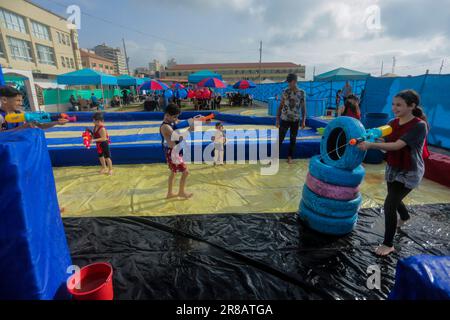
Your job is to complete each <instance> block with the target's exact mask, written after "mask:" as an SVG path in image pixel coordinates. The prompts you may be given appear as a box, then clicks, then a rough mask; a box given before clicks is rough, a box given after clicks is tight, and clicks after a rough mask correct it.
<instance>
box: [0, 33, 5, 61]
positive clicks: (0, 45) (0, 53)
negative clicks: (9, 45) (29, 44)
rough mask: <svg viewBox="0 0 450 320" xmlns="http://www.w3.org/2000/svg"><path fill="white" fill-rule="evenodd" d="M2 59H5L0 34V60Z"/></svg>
mask: <svg viewBox="0 0 450 320" xmlns="http://www.w3.org/2000/svg"><path fill="white" fill-rule="evenodd" d="M4 57H5V47H4V46H3V38H2V35H1V34H0V58H4Z"/></svg>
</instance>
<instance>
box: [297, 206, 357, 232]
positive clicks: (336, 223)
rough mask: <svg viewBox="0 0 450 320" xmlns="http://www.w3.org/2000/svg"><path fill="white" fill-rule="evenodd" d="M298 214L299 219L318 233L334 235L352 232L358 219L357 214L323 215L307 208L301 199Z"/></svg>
mask: <svg viewBox="0 0 450 320" xmlns="http://www.w3.org/2000/svg"><path fill="white" fill-rule="evenodd" d="M298 214H299V217H300V220H302V221H303V222H304V223H305V224H306V225H307V226H308V227H309V228H311V229H313V230H315V231H317V232H320V233H324V234H330V235H334V236H343V235H346V234H348V233H350V232H352V231H353V228H354V227H355V225H356V223H357V221H358V214H355V215H353V216H352V217H350V218H345V219H336V218H330V217H323V216H321V215H320V214H317V213H315V212H314V211H312V210H311V209H310V208H308V207H307V206H306V205H305V204H304V203H303V201H302V202H301V204H300V211H299V213H298Z"/></svg>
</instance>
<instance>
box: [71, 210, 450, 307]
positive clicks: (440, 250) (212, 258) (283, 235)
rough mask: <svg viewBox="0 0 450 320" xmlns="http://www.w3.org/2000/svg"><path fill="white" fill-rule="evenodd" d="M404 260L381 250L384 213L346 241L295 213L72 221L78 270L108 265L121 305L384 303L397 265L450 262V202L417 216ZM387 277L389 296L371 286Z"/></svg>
mask: <svg viewBox="0 0 450 320" xmlns="http://www.w3.org/2000/svg"><path fill="white" fill-rule="evenodd" d="M411 211H412V217H413V219H412V220H411V222H410V223H409V224H408V225H407V226H406V227H405V228H404V231H402V232H400V233H399V234H397V236H396V247H397V252H396V253H394V254H392V255H391V256H389V257H387V258H379V257H376V256H375V255H374V254H373V248H374V247H375V246H376V245H377V244H378V243H381V242H382V235H383V232H384V223H383V221H384V216H383V214H382V213H381V211H380V209H363V210H361V211H360V213H359V222H358V225H357V228H356V229H355V230H354V232H353V233H351V234H350V235H348V236H346V237H343V238H333V237H327V236H324V235H321V234H318V233H315V232H313V231H311V230H309V229H307V228H306V227H305V226H303V225H301V224H300V223H299V221H298V220H297V215H296V214H295V213H289V214H288V213H286V214H258V215H254V214H253V215H233V214H225V215H186V216H182V215H181V216H172V217H123V218H67V219H64V224H65V228H66V233H67V237H68V241H69V246H70V248H71V253H72V258H73V262H74V263H75V264H78V265H79V266H85V265H87V264H89V263H92V262H98V261H107V262H110V263H111V264H112V265H113V268H114V293H115V299H189V300H190V299H385V298H386V297H387V295H388V293H389V291H390V290H391V288H392V287H393V284H394V280H395V267H396V263H397V261H398V259H401V258H404V257H408V256H412V255H417V254H432V255H449V254H450V243H449V239H450V204H440V205H427V206H417V207H413V208H411ZM371 265H378V266H379V267H380V269H381V286H382V287H381V290H376V289H374V290H370V289H368V288H367V286H366V284H367V278H368V277H369V276H370V275H371V273H368V272H367V268H368V267H369V266H371Z"/></svg>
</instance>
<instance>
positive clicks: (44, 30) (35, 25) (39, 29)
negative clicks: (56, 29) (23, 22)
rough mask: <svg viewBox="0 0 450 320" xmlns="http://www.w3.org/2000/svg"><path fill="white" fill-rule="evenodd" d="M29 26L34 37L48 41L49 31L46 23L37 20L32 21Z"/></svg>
mask: <svg viewBox="0 0 450 320" xmlns="http://www.w3.org/2000/svg"><path fill="white" fill-rule="evenodd" d="M31 27H32V29H33V35H34V36H35V37H36V38H39V39H44V40H48V41H50V32H49V29H48V27H47V26H46V25H43V24H41V23H39V22H35V21H32V22H31Z"/></svg>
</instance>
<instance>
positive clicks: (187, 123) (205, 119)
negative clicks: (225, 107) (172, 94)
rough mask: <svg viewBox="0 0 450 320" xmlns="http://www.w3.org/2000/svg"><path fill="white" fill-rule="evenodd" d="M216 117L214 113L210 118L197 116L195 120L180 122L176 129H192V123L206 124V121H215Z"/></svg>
mask: <svg viewBox="0 0 450 320" xmlns="http://www.w3.org/2000/svg"><path fill="white" fill-rule="evenodd" d="M214 117H215V115H214V113H211V114H210V115H208V116H196V117H194V118H193V119H189V120H185V121H180V122H179V123H177V125H176V128H177V129H183V128H187V127H190V126H191V125H192V124H193V123H192V122H193V121H201V122H206V121H211V120H212V119H214Z"/></svg>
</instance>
